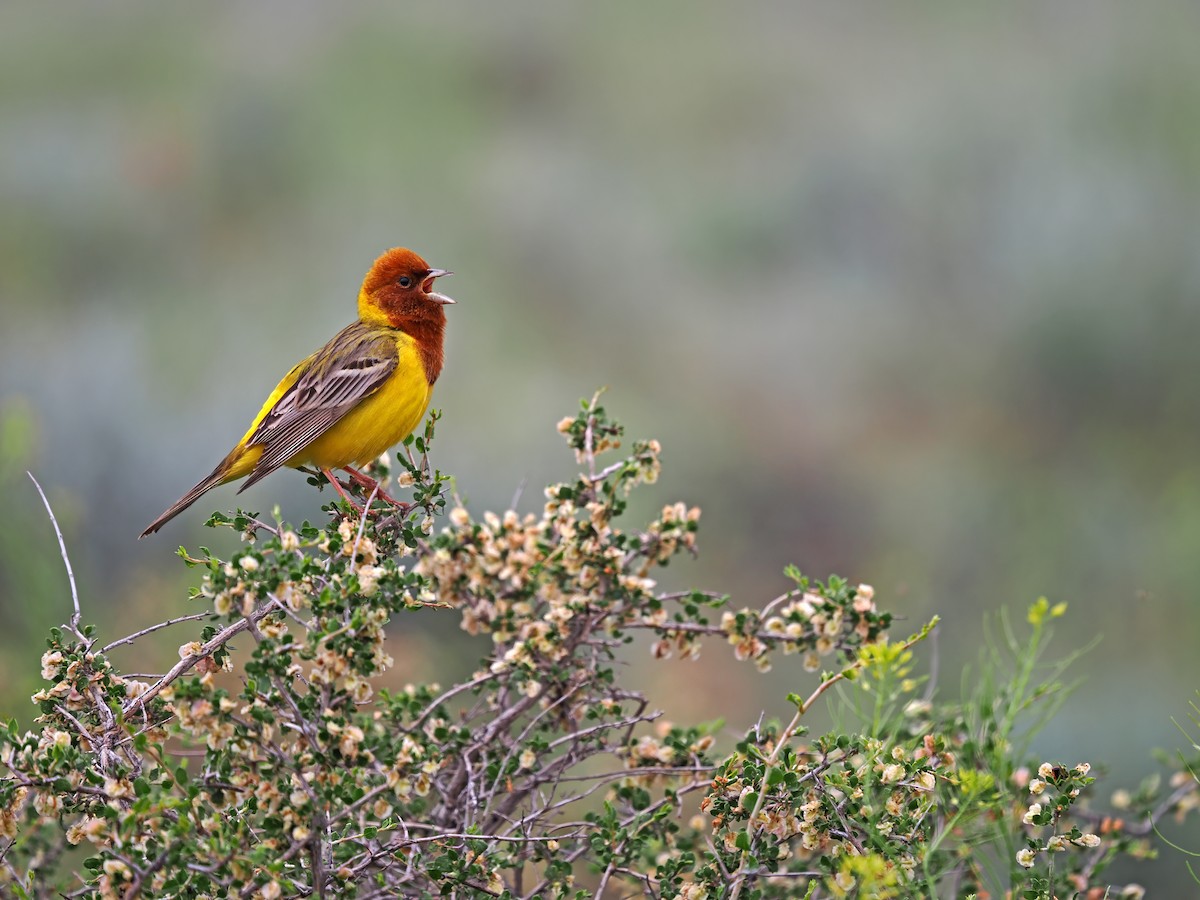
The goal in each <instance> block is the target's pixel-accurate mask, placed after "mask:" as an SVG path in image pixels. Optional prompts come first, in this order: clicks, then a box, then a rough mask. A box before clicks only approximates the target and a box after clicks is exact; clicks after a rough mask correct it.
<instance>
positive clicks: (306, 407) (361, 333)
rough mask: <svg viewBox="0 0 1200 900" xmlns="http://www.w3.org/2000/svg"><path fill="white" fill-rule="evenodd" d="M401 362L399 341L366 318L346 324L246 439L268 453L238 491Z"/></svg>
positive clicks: (377, 384) (331, 421)
mask: <svg viewBox="0 0 1200 900" xmlns="http://www.w3.org/2000/svg"><path fill="white" fill-rule="evenodd" d="M398 363H399V350H398V348H397V346H396V342H395V341H394V340H392V339H391V338H390V337H388V336H387V335H386V334H379V333H378V332H373V331H371V330H370V329H368V328H367V327H365V326H363V325H362V324H361V323H355V324H354V325H351V326H350V327H348V328H346V329H343V330H342V331H341V332H339V333H338V334H337V336H335V337H334V338H333V340H331V341H330V342H329V343H328V344H326V345H325V346H324V347H322V348H321V349H320V350H318V351H317V352H316V353H315V354H313V355H312V356H311V357H309V359H308V360H306V361H305V363H301V367H303V371H302V372H301V373H300V375H299V377H297V378H296V380H295V382H293V383H292V385H291V386H290V387H289V388H287V389H286V390H285V391H284V392H283V393H282V394H281V395H280V397H279V399H278V400H277V401H275V405H274V406H272V407H271V409H270V410H269V411H268V412H267V413H266V415H264V416H263V418H262V420H261V421H260V422H259V423H258V427H257V428H255V430H254V431H253V432H252V433H251V434H250V435H249V437H248V438H247V439H246V441H245V444H246V446H255V445H258V446H261V447H262V448H263V452H262V456H260V457H259V459H258V462H257V463H256V464H255V466H254V469H253V471H251V473H250V477H249V478H247V479H246V481H245V483H243V484H242V486H241V488H240V489H239V493H240V492H241V491H244V490H245V489H246V488H248V487H250V485H252V484H254V483H255V482H257V481H259V480H261V479H262V478H265V477H266V476H267V475H269V474H271V473H272V472H274V471H275V470H276V469H278V468H279V467H280V466H282V465H284V464H285V463H287V461H288V460H289V459H291V458H292V457H294V456H295V455H296V454H297V453H299V452H300V451H301V450H303V449H304V448H305V447H307V446H308V445H309V444H311V443H312V442H313V441H315V440H316V439H317V438H319V437H320V436H321V435H322V434H324V433H325V432H326V431H328V430H329V429H330V428H331V427H332V426H333V425H334V424H335V423H336V422H337V421H338V420H339V419H341V418H342V417H343V416H345V415H346V413H348V412H350V410H352V409H354V407H355V406H357V405H358V404H359V403H360V402H361V401H362V400H363V399H365V398H366V397H369V396H370V395H371V394H373V393H374V392H375V391H377V390H378V389H379V387H380V386H381V385H382V384H383V383H384V382H385V381H387V379H388V377H389V376H390V375H391V374H392V373H393V372H394V371H395V370H396V366H397V364H398Z"/></svg>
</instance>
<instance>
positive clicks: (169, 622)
mask: <svg viewBox="0 0 1200 900" xmlns="http://www.w3.org/2000/svg"><path fill="white" fill-rule="evenodd" d="M211 615H212V613H194V614H192V615H190V616H180V617H179V618H177V619H167V621H165V622H159V623H158V624H157V625H151V626H150V627H149V628H143V629H142V630H141V631H138V632H135V633H134V634H131V635H129V637H123V638H121V639H120V640H118V641H113V642H112V643H111V644H105V645H104V647H102V648H101V650H100V652H101V653H107V652H108V651H109V650H111V649H113V648H114V647H120V646H121V645H122V644H132V643H133V642H134V641H136V640H137V639H138V638H140V637H144V636H145V635H147V634H150V632H152V631H158V630H159V629H160V628H166V627H168V626H170V625H178V624H179V623H180V622H195V621H196V620H197V619H207V618H208V617H209V616H211ZM128 677H132V676H128Z"/></svg>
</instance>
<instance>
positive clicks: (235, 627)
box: [121, 601, 275, 718]
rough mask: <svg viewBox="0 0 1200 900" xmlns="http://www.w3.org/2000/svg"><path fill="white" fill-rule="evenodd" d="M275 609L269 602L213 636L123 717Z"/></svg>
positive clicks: (134, 701)
mask: <svg viewBox="0 0 1200 900" xmlns="http://www.w3.org/2000/svg"><path fill="white" fill-rule="evenodd" d="M274 607H275V604H274V603H273V602H272V601H268V602H266V603H264V604H262V606H260V607H259V608H258V609H256V610H254V611H253V612H252V613H251V614H250V615H249V616H247V617H246V618H244V619H241V620H239V621H237V622H234V623H233V624H232V625H230V626H229V627H228V628H226V629H225V630H223V631H221V632H218V633H217V634H216V635H214V636H213V638H212V640H210V641H208V643H206V644H203V645H201V647H200V650H199V652H197V653H194V654H193V655H191V656H189V657H187V659H181V660H180V661H179V662H177V663H176V664H175V665H174V666H172V667H171V669H170V671H168V672H167V674H166V675H164V676H163V677H162V678H160V679H159V680H158V681H156V682H155V683H154V684H153V685H151V686H150V688H149V689H147V690H146V692H145V693H143V694H139V695H138V696H136V697H134V698H133V699H132V700H131V701H130V702H129V703H127V704H126V705H125V707H124V708H123V709H122V710H121V714H122V716H124V717H126V718H128V717H129V715H130V714H131V713H133V712H134V711H135V710H137V709H139V708H142V707H144V706H145V705H146V704H147V703H149V702H150V701H151V700H153V699H154V698H155V697H157V696H158V694H159V692H161V691H162V689H163V688H165V687H166V686H167V685H168V684H170V683H171V682H173V681H174V680H175V679H176V678H178V677H179V676H180V675H182V674H183V673H184V672H186V671H188V670H189V669H191V668H192V667H193V666H194V665H196V663H198V662H200V660H202V659H204V658H205V657H206V656H209V655H210V654H212V653H213V652H214V651H215V650H219V649H220V648H221V647H223V646H224V645H225V644H226V643H228V641H229V639H230V638H232V637H233V636H234V635H237V634H240V633H241V632H243V631H245V630H246V629H247V628H249V627H250V626H251V625H254V624H257V622H258V620H259V619H261V618H262V617H263V616H265V615H266V614H267V613H269V612H270V611H271V610H272V609H274Z"/></svg>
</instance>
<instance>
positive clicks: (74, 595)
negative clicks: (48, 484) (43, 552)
mask: <svg viewBox="0 0 1200 900" xmlns="http://www.w3.org/2000/svg"><path fill="white" fill-rule="evenodd" d="M25 474H26V475H28V476H29V480H30V481H32V482H33V486H34V487H35V488H37V492H38V494H39V495H41V498H42V505H43V506H45V507H46V513H47V515H49V516H50V523H51V524H52V525H53V526H54V534H55V536H56V537H57V538H58V551H59V553H61V554H62V561H63V565H65V566H66V567H67V580H68V581H70V582H71V602H72V603H73V604H74V606H75V612H74V614H73V615H72V616H71V626H70V627H71V630H72V631H73V632H75V634H76V635H78V636H79V639H80V640H81V641H84V642H85V643H87V642H88V641H87V638H85V637H84V636H83V634H81V633H80V631H79V622H80V620H81V619H82V618H83V613H81V612H80V611H79V590H78V589H77V588H76V586H75V570H74V569H72V568H71V557H70V556H68V555H67V542H66V541H65V540H63V533H62V529H61V528H59V527H58V519H57V518H56V517H55V515H54V510H53V509H52V508H51V507H50V501H49V500H48V499H47V498H46V492H45V491H43V490H42V486H41V485H40V484H38V480H37V479H36V478H34V477H33V473H32V472H30V471H28V470H27V471H26V472H25Z"/></svg>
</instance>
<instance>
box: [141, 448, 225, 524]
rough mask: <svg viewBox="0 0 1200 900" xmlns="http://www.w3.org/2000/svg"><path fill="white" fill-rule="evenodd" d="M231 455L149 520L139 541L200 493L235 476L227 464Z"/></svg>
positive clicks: (197, 497) (202, 493) (179, 511)
mask: <svg viewBox="0 0 1200 900" xmlns="http://www.w3.org/2000/svg"><path fill="white" fill-rule="evenodd" d="M232 457H233V454H232V453H231V454H229V456H228V457H226V458H225V459H224V460H222V461H221V464H220V465H219V466H217V467H216V468H215V469H213V470H212V473H211V474H210V475H209V476H208V477H207V478H205V479H203V480H202V481H201V482H200V483H199V484H197V485H196V486H195V487H193V488H192V489H191V490H190V491H188V492H187V493H186V494H184V495H183V496H182V497H180V498H179V499H178V500H176V501H175V502H174V503H172V504H171V506H170V507H168V508H167V510H166V512H164V513H163V514H162V515H161V516H159V517H158V518H157V519H155V520H154V521H153V522H151V523H150V525H149V527H147V528H146V530H145V531H143V532H142V533H141V534H140V535H138V540H139V541H140V540H141V539H142V538H144V537H145V536H146V535H148V534H154V532H156V531H158V529H160V528H162V527H163V526H164V525H166V524H167V523H168V522H170V521H171V520H172V519H173V518H175V517H176V516H177V515H179V514H180V513H181V512H183V511H184V510H185V509H187V508H188V507H189V506H191V505H192V504H193V503H195V502H196V501H197V500H199V499H200V497H201V496H202V495H204V494H206V493H208V492H209V491H211V490H212V489H213V488H215V487H216V486H217V485H219V484H224V483H225V482H227V481H229V480H230V479H232V478H236V477H237V475H236V474H235V473H233V472H232V471H231V466H230V464H229V463H230V459H231V458H232Z"/></svg>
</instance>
